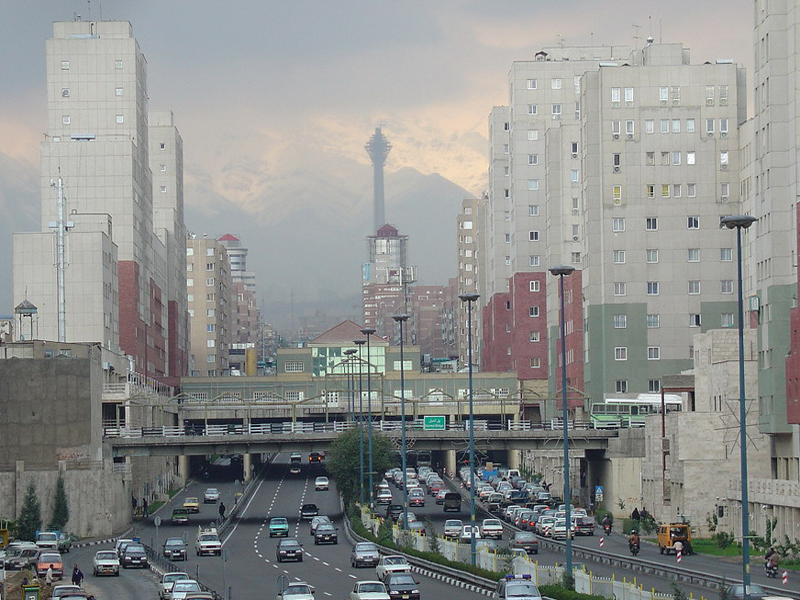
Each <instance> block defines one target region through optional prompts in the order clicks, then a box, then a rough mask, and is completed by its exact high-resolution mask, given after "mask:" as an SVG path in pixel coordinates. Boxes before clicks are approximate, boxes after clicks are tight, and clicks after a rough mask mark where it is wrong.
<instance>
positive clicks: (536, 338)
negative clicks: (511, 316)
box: [528, 331, 539, 342]
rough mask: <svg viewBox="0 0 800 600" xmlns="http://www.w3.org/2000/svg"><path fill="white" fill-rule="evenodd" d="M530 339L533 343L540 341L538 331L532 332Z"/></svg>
mask: <svg viewBox="0 0 800 600" xmlns="http://www.w3.org/2000/svg"><path fill="white" fill-rule="evenodd" d="M528 339H529V340H530V341H531V342H538V341H539V332H538V331H531V333H530V336H529V337H528Z"/></svg>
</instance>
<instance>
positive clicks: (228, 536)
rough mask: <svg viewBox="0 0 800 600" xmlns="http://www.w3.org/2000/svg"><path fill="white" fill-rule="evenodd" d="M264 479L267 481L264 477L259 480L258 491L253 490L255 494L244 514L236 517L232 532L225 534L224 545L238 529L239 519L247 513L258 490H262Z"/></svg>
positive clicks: (251, 497)
mask: <svg viewBox="0 0 800 600" xmlns="http://www.w3.org/2000/svg"><path fill="white" fill-rule="evenodd" d="M264 481H266V480H265V479H262V480H261V481H259V482H258V486H257V487H256V491H255V492H253V495H252V496H250V500H249V501H248V502H247V506H245V507H244V510H243V511H242V514H241V516H239V517H238V518H237V519H236V523H235V524H234V526H233V529H231V532H230V533H229V534H228V535H227V536H225V539H224V540H222V545H223V546H224V545H225V544H226V543H227V542H228V540H229V539H231V536H232V535H233V534H234V532H235V531H236V528H237V527H239V520H240V519H241V518H242V517H244V515H245V513H247V509H248V508H250V505H251V504H252V503H253V500H255V498H256V496H257V495H258V490H260V489H261V486H262V485H263V484H264Z"/></svg>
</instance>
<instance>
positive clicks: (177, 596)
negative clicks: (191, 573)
mask: <svg viewBox="0 0 800 600" xmlns="http://www.w3.org/2000/svg"><path fill="white" fill-rule="evenodd" d="M202 591H203V590H202V589H201V588H200V584H199V583H197V582H196V581H195V580H194V579H179V580H178V581H176V582H175V583H173V584H172V590H171V591H170V593H169V600H187V599H188V598H189V597H190V594H196V593H198V592H202Z"/></svg>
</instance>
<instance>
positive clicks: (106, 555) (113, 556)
mask: <svg viewBox="0 0 800 600" xmlns="http://www.w3.org/2000/svg"><path fill="white" fill-rule="evenodd" d="M95 558H96V559H97V560H117V553H116V552H98V553H97V555H96V556H95Z"/></svg>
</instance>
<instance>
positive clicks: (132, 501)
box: [131, 494, 139, 515]
mask: <svg viewBox="0 0 800 600" xmlns="http://www.w3.org/2000/svg"><path fill="white" fill-rule="evenodd" d="M131 504H132V505H133V514H134V515H135V514H136V509H137V508H139V501H138V500H137V499H136V496H134V495H133V494H131Z"/></svg>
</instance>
